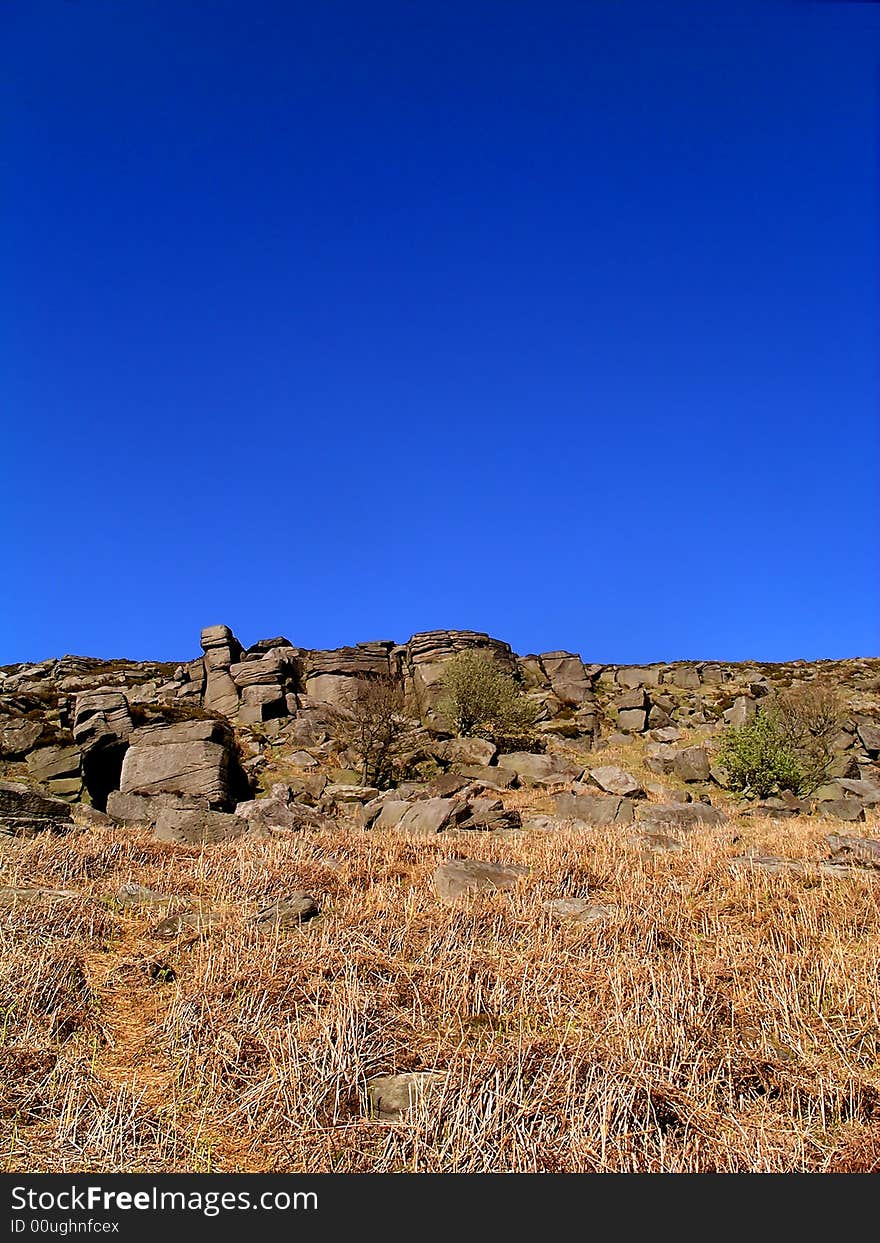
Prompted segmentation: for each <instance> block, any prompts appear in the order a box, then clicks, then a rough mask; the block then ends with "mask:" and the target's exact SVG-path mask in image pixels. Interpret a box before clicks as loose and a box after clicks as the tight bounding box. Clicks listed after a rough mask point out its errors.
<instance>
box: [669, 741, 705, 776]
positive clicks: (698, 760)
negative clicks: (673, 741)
mask: <svg viewBox="0 0 880 1243" xmlns="http://www.w3.org/2000/svg"><path fill="white" fill-rule="evenodd" d="M672 771H673V772H674V773H675V775H676V777H679V778H680V779H681V780H682V781H687V782H691V781H708V780H709V754H708V752H707V751H706V748H705V747H685V748H684V749H683V750H681V751H678V752H677V753H676V755H675V758H674V760H673V764H672Z"/></svg>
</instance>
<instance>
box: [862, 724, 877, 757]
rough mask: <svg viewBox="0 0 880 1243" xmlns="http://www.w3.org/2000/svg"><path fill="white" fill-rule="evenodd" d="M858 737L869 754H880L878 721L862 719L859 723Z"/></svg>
mask: <svg viewBox="0 0 880 1243" xmlns="http://www.w3.org/2000/svg"><path fill="white" fill-rule="evenodd" d="M859 738H860V740H861V743H862V746H863V747H864V748H865V750H866V751H867V752H868V754H869V755H880V723H877V722H872V721H863V722H862V723H861V725H859Z"/></svg>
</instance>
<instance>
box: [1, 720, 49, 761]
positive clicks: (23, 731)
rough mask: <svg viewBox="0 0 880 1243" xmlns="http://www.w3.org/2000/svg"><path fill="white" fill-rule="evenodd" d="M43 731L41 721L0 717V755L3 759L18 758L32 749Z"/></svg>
mask: <svg viewBox="0 0 880 1243" xmlns="http://www.w3.org/2000/svg"><path fill="white" fill-rule="evenodd" d="M42 733H43V725H42V722H41V721H28V720H27V719H25V718H23V717H22V718H16V717H3V718H0V756H2V757H3V758H4V759H10V760H14V759H18V758H19V757H20V756H22V755H26V754H27V752H28V751H31V750H33V748H34V747H35V746H36V745H37V742H38V740H39V738H40V736H41V735H42Z"/></svg>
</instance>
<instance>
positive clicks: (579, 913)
mask: <svg viewBox="0 0 880 1243" xmlns="http://www.w3.org/2000/svg"><path fill="white" fill-rule="evenodd" d="M547 910H548V911H549V912H550V914H551V915H552V916H553V917H554V919H558V920H559V922H560V923H574V924H596V923H602V922H604V921H605V920H608V919H613V918H614V916H615V915H616V914H617V907H616V906H609V905H608V904H607V903H601V902H598V903H597V902H590V901H589V900H588V899H587V898H553V899H552V900H551V901H550V902H548V903H547Z"/></svg>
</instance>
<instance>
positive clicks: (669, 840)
mask: <svg viewBox="0 0 880 1243" xmlns="http://www.w3.org/2000/svg"><path fill="white" fill-rule="evenodd" d="M626 840H627V842H628V843H629V845H630V846H635V847H636V848H637V849H638V850H640V851H641V852H642V854H645V855H666V854H675V853H677V852H678V851H680V850H683V849H684V847H683V846H682V844H681V842H680V841H679V840H678V838H676V837H670V836H669V835H668V834H667V833H658V832H656V831H655V830H653V829H646V830H645V831H644V832H643V833H631V834H630V836H629V837H628V838H627V839H626Z"/></svg>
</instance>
